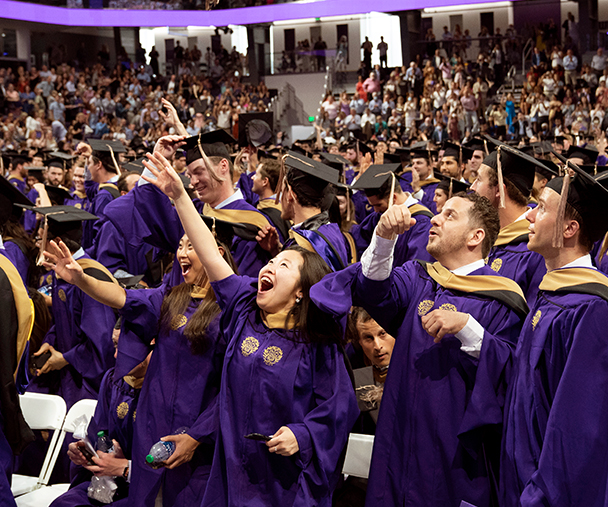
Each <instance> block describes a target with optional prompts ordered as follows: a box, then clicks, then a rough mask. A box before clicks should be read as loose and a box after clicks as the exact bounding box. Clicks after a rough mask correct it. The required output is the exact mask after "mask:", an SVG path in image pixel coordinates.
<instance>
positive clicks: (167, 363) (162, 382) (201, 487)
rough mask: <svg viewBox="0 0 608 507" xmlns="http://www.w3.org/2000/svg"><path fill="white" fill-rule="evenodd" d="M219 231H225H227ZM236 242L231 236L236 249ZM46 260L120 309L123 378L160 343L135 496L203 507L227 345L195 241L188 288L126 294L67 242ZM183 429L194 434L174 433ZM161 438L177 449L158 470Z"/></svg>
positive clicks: (138, 421)
mask: <svg viewBox="0 0 608 507" xmlns="http://www.w3.org/2000/svg"><path fill="white" fill-rule="evenodd" d="M225 227H227V228H229V227H228V226H225ZM217 229H218V231H220V232H221V228H220V227H219V225H218V227H217ZM227 236H229V235H227ZM231 239H232V238H231V237H228V243H230V241H231ZM210 241H211V243H210V245H209V246H210V247H211V248H213V249H215V250H216V252H217V253H218V255H219V257H220V259H222V261H223V262H224V265H225V267H226V270H227V271H230V273H232V272H233V271H232V269H233V268H234V262H233V261H232V256H231V255H230V250H229V249H228V248H227V247H225V246H222V245H221V243H219V242H218V243H216V240H215V238H213V237H212V236H211V234H210ZM45 255H46V257H47V262H45V266H46V267H49V268H52V269H54V270H55V272H56V273H57V274H58V275H59V276H60V277H61V278H63V279H64V280H65V281H67V282H69V283H71V284H74V285H77V286H78V287H79V288H80V289H82V290H83V291H84V292H86V293H87V294H88V295H90V296H91V297H93V298H95V299H97V300H98V301H100V302H101V303H103V304H105V305H108V306H110V307H112V308H116V309H118V310H119V311H120V313H121V315H122V316H123V327H122V338H121V349H120V352H119V356H118V363H117V372H119V373H118V375H125V374H126V373H127V372H128V371H129V370H131V369H132V368H133V367H134V366H135V365H136V364H138V363H139V362H141V361H142V360H143V359H144V358H145V357H146V356H147V355H148V353H149V351H150V350H151V345H150V342H151V341H152V339H153V338H156V344H155V346H154V354H152V359H151V361H150V365H149V367H148V373H147V374H146V377H145V380H144V384H143V386H142V391H141V395H140V399H139V404H138V407H137V413H136V414H132V417H133V419H134V420H135V435H134V439H133V449H132V467H133V469H132V470H131V471H130V472H129V474H130V475H131V484H130V487H129V498H130V499H132V500H133V501H134V502H135V504H136V505H138V506H140V505H141V506H150V507H153V506H154V505H155V501H156V499H157V497H158V496H160V498H161V499H162V505H164V506H173V505H175V506H182V505H198V504H199V503H200V502H201V499H202V495H203V494H204V492H205V487H206V481H207V477H208V475H209V471H210V467H211V460H212V457H213V452H214V445H215V438H216V430H217V429H216V425H217V394H218V392H219V385H220V374H221V368H222V361H223V357H224V353H225V348H226V345H225V342H224V341H223V340H222V339H221V334H220V332H219V314H220V308H219V306H218V304H217V302H216V298H215V295H214V293H213V290H212V289H211V288H210V286H209V278H208V277H207V275H206V273H205V269H204V267H203V265H202V264H201V261H200V260H199V258H198V257H197V255H196V253H195V252H194V250H193V248H192V244H191V243H190V241H189V239H188V237H187V236H184V237H183V238H182V239H181V241H180V245H179V249H178V250H177V258H178V260H179V265H180V266H181V269H182V275H183V277H184V283H182V284H181V285H178V286H176V287H172V288H167V286H166V285H162V286H161V287H159V288H157V289H149V290H125V289H123V288H122V287H120V286H119V285H117V284H112V283H104V282H101V281H99V280H96V279H94V278H92V277H90V276H89V275H87V274H86V273H84V272H83V271H82V269H81V268H80V266H79V265H78V263H77V262H76V261H75V260H74V259H73V258H72V256H71V255H70V252H69V250H68V249H67V247H66V246H65V245H64V244H63V243H62V242H59V244H56V243H54V242H51V243H50V244H49V246H48V249H47V251H46V252H45ZM222 256H223V258H222ZM224 258H225V259H226V260H225V261H224ZM116 410H120V407H116ZM129 417H131V415H129ZM181 427H187V428H189V429H188V431H187V432H186V433H184V434H180V435H174V433H175V432H176V430H178V429H180V428H181ZM161 438H162V439H163V440H171V441H174V442H175V444H176V450H175V452H174V454H173V455H172V456H171V457H170V458H169V459H168V460H167V461H166V462H164V463H163V465H164V466H162V467H160V468H158V469H153V468H151V467H150V466H148V465H147V464H146V462H145V458H146V455H147V454H148V453H149V451H150V448H151V447H152V446H153V445H154V444H155V443H156V442H158V441H159V440H160V439H161Z"/></svg>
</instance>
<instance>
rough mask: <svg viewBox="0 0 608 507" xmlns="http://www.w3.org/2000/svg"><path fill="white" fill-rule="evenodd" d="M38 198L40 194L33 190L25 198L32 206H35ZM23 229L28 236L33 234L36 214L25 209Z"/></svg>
mask: <svg viewBox="0 0 608 507" xmlns="http://www.w3.org/2000/svg"><path fill="white" fill-rule="evenodd" d="M38 197H40V194H39V193H38V190H36V189H35V188H32V189H31V190H30V191H29V192H28V193H27V198H28V199H29V200H30V201H32V202H33V203H34V204H36V199H38ZM23 228H24V229H25V230H26V232H29V233H30V234H31V233H33V232H34V229H35V228H36V213H34V212H33V211H31V210H29V209H26V210H24V212H23Z"/></svg>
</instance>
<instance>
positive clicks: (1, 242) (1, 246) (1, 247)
mask: <svg viewBox="0 0 608 507" xmlns="http://www.w3.org/2000/svg"><path fill="white" fill-rule="evenodd" d="M0 250H6V248H4V242H3V241H2V235H1V234H0Z"/></svg>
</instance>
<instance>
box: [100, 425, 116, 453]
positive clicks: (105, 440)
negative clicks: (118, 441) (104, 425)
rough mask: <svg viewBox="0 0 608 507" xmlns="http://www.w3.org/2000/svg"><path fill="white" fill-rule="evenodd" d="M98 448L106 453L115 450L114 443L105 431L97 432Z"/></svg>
mask: <svg viewBox="0 0 608 507" xmlns="http://www.w3.org/2000/svg"><path fill="white" fill-rule="evenodd" d="M97 450H98V451H101V452H106V453H112V452H114V443H113V442H112V439H111V438H110V435H108V434H107V433H106V432H105V431H103V430H102V431H99V432H98V433H97Z"/></svg>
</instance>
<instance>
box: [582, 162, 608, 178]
mask: <svg viewBox="0 0 608 507" xmlns="http://www.w3.org/2000/svg"><path fill="white" fill-rule="evenodd" d="M578 167H579V169H580V170H581V171H583V172H585V173H587V174H588V175H589V176H593V177H595V176H600V175H601V174H602V173H603V172H605V171H607V170H608V167H606V166H603V165H596V164H594V165H579V166H578Z"/></svg>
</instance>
